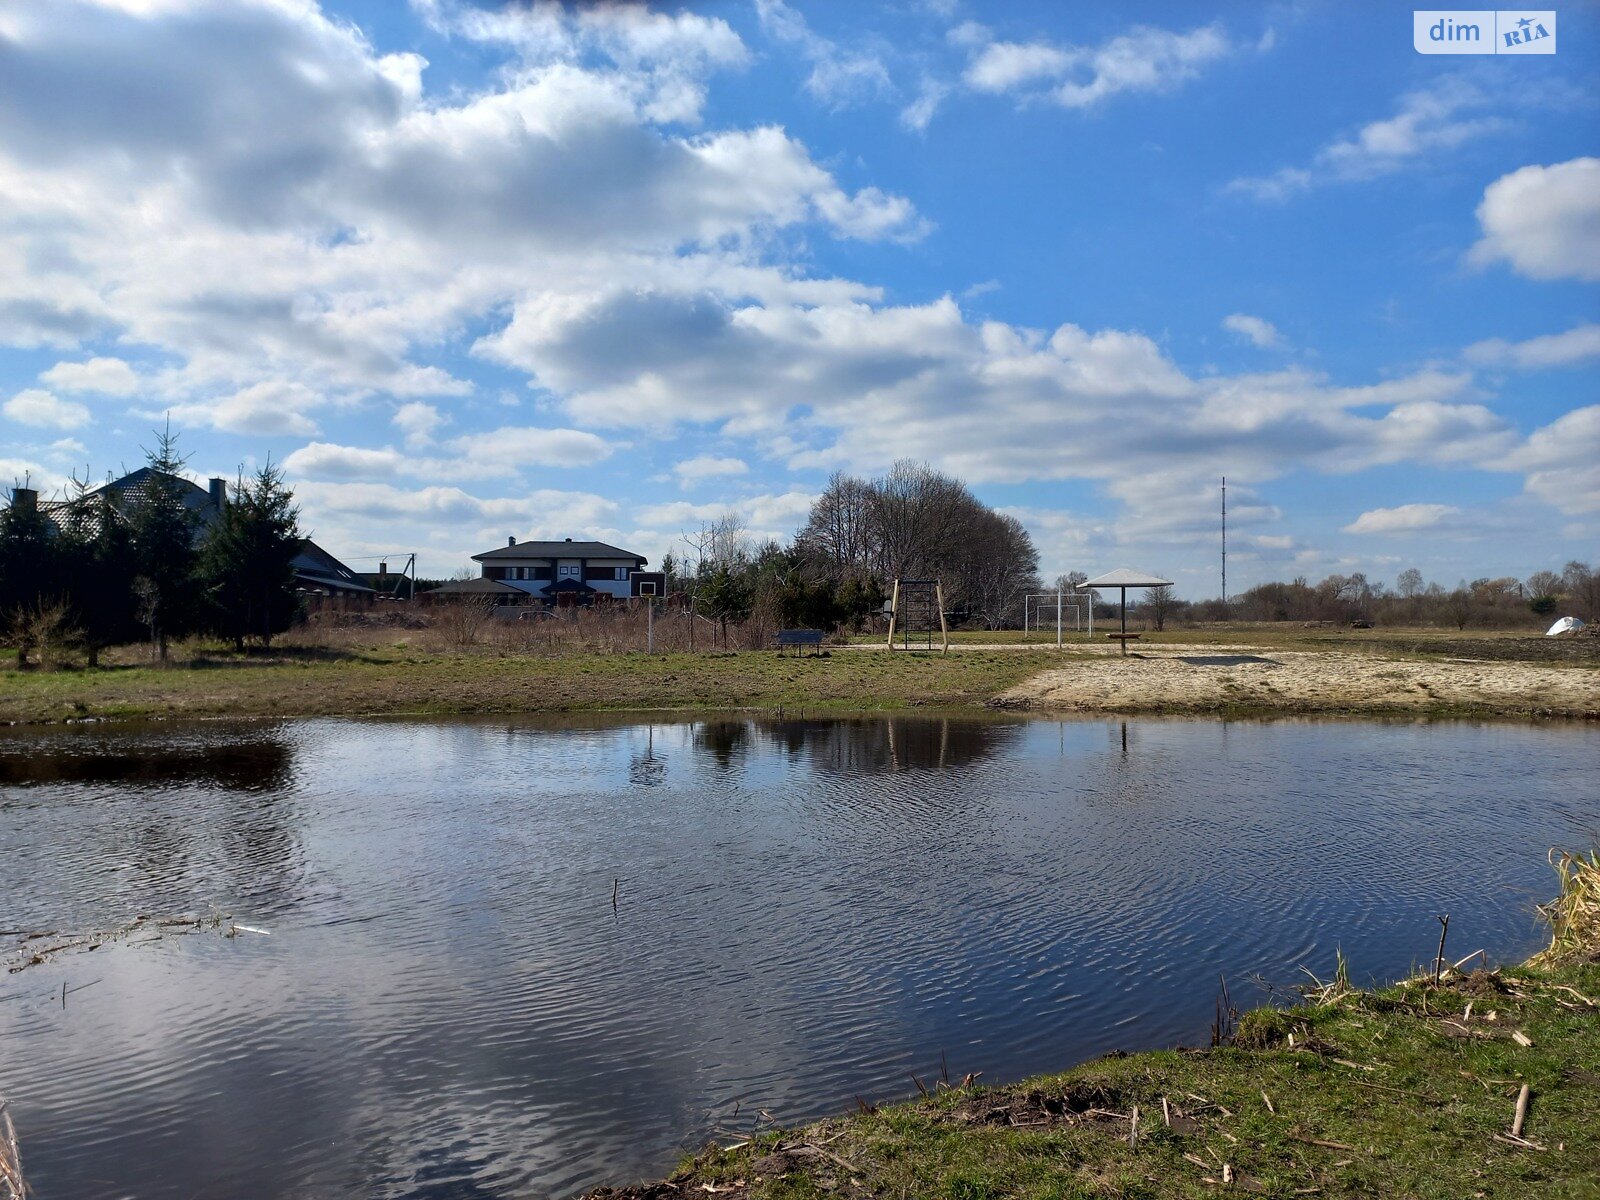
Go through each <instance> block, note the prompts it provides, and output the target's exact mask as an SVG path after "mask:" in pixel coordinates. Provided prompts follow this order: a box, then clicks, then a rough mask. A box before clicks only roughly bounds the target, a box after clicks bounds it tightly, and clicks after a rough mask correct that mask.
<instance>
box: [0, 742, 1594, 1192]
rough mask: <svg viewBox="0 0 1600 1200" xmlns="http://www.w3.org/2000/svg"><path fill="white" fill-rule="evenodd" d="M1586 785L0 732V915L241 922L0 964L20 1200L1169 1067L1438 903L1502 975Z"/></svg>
mask: <svg viewBox="0 0 1600 1200" xmlns="http://www.w3.org/2000/svg"><path fill="white" fill-rule="evenodd" d="M1597 779H1600V740H1597V738H1596V736H1595V734H1594V733H1593V732H1592V731H1590V730H1588V729H1584V728H1580V727H1570V726H1569V727H1533V726H1493V725H1467V724H1444V725H1424V724H1375V723H1315V724H1313V723H1275V724H1251V723H1219V722H1200V721H1153V720H1146V721H1128V722H1116V721H1112V722H1107V721H1103V720H1096V721H1069V722H1054V721H1050V722H1046V721H1036V720H1035V721H1027V720H999V721H975V720H953V719H952V720H945V719H939V718H894V719H863V720H826V721H781V720H780V721H762V720H734V721H723V720H719V721H711V722H706V721H695V722H657V723H654V724H646V723H641V722H640V721H639V720H638V719H637V718H631V719H600V718H595V719H561V720H555V721H551V720H507V719H498V720H456V721H429V722H419V721H341V720H309V721H293V722H286V723H281V724H271V725H260V724H255V725H228V724H205V725H185V726H163V727H153V726H145V727H118V728H97V727H65V728H55V729H51V730H48V731H38V730H33V731H29V730H9V731H0V896H3V897H4V901H3V907H0V926H3V927H4V928H5V929H7V930H15V929H51V930H92V929H105V928H109V927H113V926H116V925H118V924H120V923H122V922H125V921H129V920H131V919H132V918H133V917H135V916H137V915H139V914H152V915H157V916H160V915H166V914H176V913H180V912H186V911H202V910H204V909H206V908H207V906H215V908H217V909H218V910H220V911H222V912H225V913H229V914H231V915H232V917H233V919H234V920H236V921H238V922H241V923H245V924H249V925H252V926H256V927H260V928H262V929H266V930H270V936H260V935H253V934H242V935H240V936H238V937H234V938H226V937H223V936H221V933H220V931H217V930H211V931H202V932H200V933H195V934H191V935H188V936H167V937H161V938H144V937H139V938H132V939H127V940H125V941H123V942H119V943H115V944H106V945H104V946H102V947H101V948H100V949H98V950H94V951H92V952H79V953H71V954H63V955H60V956H58V957H56V958H54V959H52V960H50V961H47V962H45V963H43V964H41V965H38V966H34V967H30V968H28V969H27V970H25V971H21V972H18V973H14V974H9V975H0V1095H4V1096H5V1097H6V1098H7V1099H8V1100H9V1101H10V1102H11V1112H12V1113H13V1115H14V1117H15V1120H16V1123H17V1126H18V1130H19V1134H20V1137H21V1140H22V1144H23V1153H24V1163H25V1165H26V1167H27V1168H28V1172H29V1176H30V1178H31V1180H32V1182H33V1184H34V1186H35V1188H36V1190H37V1195H38V1196H39V1198H40V1200H55V1198H57V1197H75V1198H79V1197H101V1196H105V1197H112V1196H117V1197H123V1196H137V1197H178V1196H200V1195H203V1196H206V1197H209V1198H213V1200H227V1198H232V1197H238V1198H241V1200H243V1198H246V1197H248V1198H271V1197H290V1196H293V1197H307V1196H335V1195H362V1196H384V1197H440V1198H443V1197H452V1198H453V1197H461V1198H467V1197H473V1198H476V1197H513V1196H515V1197H547V1196H548V1197H561V1196H568V1195H571V1194H573V1193H575V1192H577V1191H578V1190H580V1189H582V1188H585V1187H589V1186H593V1185H597V1184H599V1183H603V1182H613V1183H616V1182H628V1181H634V1180H637V1179H639V1178H641V1177H643V1176H646V1175H649V1174H653V1173H657V1172H660V1171H662V1170H664V1169H665V1168H667V1167H669V1166H670V1165H671V1163H672V1162H673V1161H674V1160H675V1158H676V1156H677V1155H678V1154H679V1153H680V1152H681V1150H682V1149H684V1148H686V1147H691V1146H694V1145H697V1144H699V1143H700V1142H702V1141H703V1140H704V1139H705V1138H707V1137H708V1136H710V1135H711V1134H712V1133H713V1132H714V1131H716V1130H718V1129H721V1130H734V1129H743V1128H748V1127H749V1124H750V1121H751V1120H752V1119H753V1118H755V1116H756V1114H757V1112H758V1111H759V1110H765V1111H766V1112H769V1113H771V1114H773V1115H774V1116H776V1117H778V1118H780V1119H782V1120H785V1121H792V1120H797V1119H803V1118H807V1117H813V1116H818V1115H823V1114H827V1113H832V1112H838V1111H841V1110H842V1109H844V1108H845V1107H846V1106H848V1105H851V1104H853V1098H854V1097H856V1096H858V1095H859V1096H864V1097H869V1098H884V1097H895V1096H901V1095H904V1094H907V1093H909V1092H911V1091H912V1090H913V1085H912V1083H911V1079H910V1076H911V1073H913V1072H915V1073H916V1074H917V1075H919V1076H921V1077H922V1078H924V1079H925V1080H926V1079H927V1078H928V1077H930V1076H937V1075H938V1073H939V1072H940V1070H941V1059H942V1060H943V1062H944V1063H946V1064H948V1070H949V1072H950V1074H951V1075H952V1076H953V1077H954V1076H959V1075H961V1074H963V1073H965V1072H968V1071H982V1072H983V1078H984V1081H985V1082H999V1081H1003V1080H1007V1079H1012V1078H1016V1077H1019V1076H1022V1075H1025V1074H1030V1073H1035V1072H1038V1071H1042V1070H1047V1069H1056V1068H1060V1067H1064V1066H1067V1065H1069V1064H1071V1063H1073V1062H1075V1061H1078V1060H1081V1059H1083V1058H1085V1057H1089V1056H1093V1055H1096V1054H1100V1053H1104V1052H1107V1051H1110V1050H1112V1049H1116V1048H1125V1049H1136V1048H1144V1047H1153V1046H1167V1045H1173V1044H1176V1043H1180V1042H1182V1043H1188V1044H1198V1043H1203V1042H1204V1040H1205V1038H1206V1035H1207V1029H1208V1026H1209V1023H1210V1021H1211V1018H1212V1016H1213V1002H1214V999H1215V996H1216V993H1217V980H1218V976H1219V974H1222V973H1226V975H1227V977H1228V979H1229V982H1230V986H1231V988H1232V991H1233V994H1234V997H1235V999H1236V1000H1245V1001H1249V1002H1259V1001H1261V1000H1263V999H1265V998H1266V995H1267V993H1266V992H1264V991H1261V990H1259V989H1258V988H1256V987H1253V986H1252V985H1251V984H1249V983H1247V982H1246V979H1247V977H1248V976H1250V975H1251V974H1252V973H1254V974H1258V975H1259V976H1260V977H1262V979H1264V980H1265V981H1268V982H1270V983H1272V984H1275V985H1277V986H1279V987H1287V986H1292V985H1293V984H1294V983H1295V981H1296V980H1297V978H1298V979H1299V980H1301V981H1304V975H1303V974H1301V972H1300V968H1302V967H1305V968H1309V969H1311V970H1312V971H1314V972H1317V973H1318V974H1320V975H1322V976H1323V977H1327V976H1328V975H1330V974H1331V973H1332V971H1333V968H1334V956H1335V952H1336V949H1337V948H1341V947H1342V949H1343V951H1344V953H1345V954H1346V955H1347V957H1348V959H1349V961H1350V965H1351V971H1352V974H1353V975H1354V976H1355V977H1356V978H1357V979H1358V980H1368V979H1372V978H1380V979H1381V978H1393V977H1396V976H1399V975H1401V974H1404V973H1405V972H1407V971H1408V970H1409V969H1410V968H1411V967H1412V965H1413V964H1417V963H1421V962H1424V961H1427V960H1428V959H1430V958H1431V956H1432V954H1433V953H1434V950H1435V947H1436V944H1437V941H1438V933H1439V925H1438V923H1437V921H1436V920H1435V914H1437V913H1449V914H1450V917H1451V921H1450V946H1449V949H1450V951H1451V953H1452V957H1460V956H1461V955H1464V954H1466V953H1468V952H1469V951H1472V950H1475V949H1478V948H1479V947H1483V948H1486V949H1487V950H1488V951H1489V953H1490V955H1491V956H1493V957H1496V958H1502V959H1505V958H1516V957H1520V956H1522V955H1524V954H1526V953H1527V952H1528V951H1530V950H1531V949H1532V948H1534V947H1535V945H1536V944H1537V943H1538V941H1539V939H1540V936H1541V935H1540V930H1539V927H1538V924H1537V920H1536V917H1535V914H1534V909H1533V906H1534V903H1535V901H1536V900H1539V899H1543V898H1545V897H1546V896H1547V894H1548V893H1549V892H1550V890H1551V888H1552V881H1553V878H1554V876H1553V874H1552V873H1551V871H1550V868H1549V866H1548V865H1547V863H1546V862H1545V854H1546V851H1547V850H1548V849H1549V848H1550V847H1551V846H1568V847H1575V846H1583V845H1585V844H1587V843H1588V842H1589V841H1590V840H1592V839H1593V838H1594V837H1595V831H1596V830H1597V829H1600V797H1597V794H1596V780H1597ZM614 887H615V896H616V907H615V910H613V888H614ZM15 941H16V938H15V937H14V936H11V937H8V938H7V939H6V944H14V943H15ZM63 984H65V985H66V986H67V987H68V988H69V989H77V988H82V990H81V991H76V990H71V991H69V994H68V996H67V998H66V999H65V1002H64V1003H63V998H62V987H63Z"/></svg>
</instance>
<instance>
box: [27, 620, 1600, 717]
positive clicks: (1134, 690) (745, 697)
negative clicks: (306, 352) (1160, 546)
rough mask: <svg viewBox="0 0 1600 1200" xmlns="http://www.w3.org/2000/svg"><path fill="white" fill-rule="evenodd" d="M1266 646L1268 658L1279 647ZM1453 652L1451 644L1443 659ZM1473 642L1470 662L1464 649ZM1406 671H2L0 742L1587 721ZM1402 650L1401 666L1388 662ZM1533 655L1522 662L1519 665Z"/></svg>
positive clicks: (1313, 650)
mask: <svg viewBox="0 0 1600 1200" xmlns="http://www.w3.org/2000/svg"><path fill="white" fill-rule="evenodd" d="M1274 639H1276V640H1274ZM1461 644H1462V643H1461V642H1460V641H1459V639H1457V640H1453V641H1451V642H1450V643H1449V645H1450V647H1451V649H1453V650H1454V649H1458V648H1459V647H1460V645H1461ZM1472 644H1473V643H1471V642H1470V641H1469V642H1468V643H1467V645H1468V646H1469V647H1470V646H1471V645H1472ZM1479 644H1481V645H1482V646H1483V647H1485V653H1490V652H1493V653H1494V654H1496V655H1498V656H1497V657H1484V658H1464V657H1458V656H1445V655H1442V654H1438V653H1419V652H1418V651H1417V650H1416V649H1414V648H1412V647H1410V645H1409V643H1399V644H1393V645H1387V644H1386V645H1378V646H1366V647H1352V646H1347V645H1344V644H1340V645H1336V646H1331V647H1326V648H1325V647H1323V646H1321V645H1318V644H1312V643H1308V642H1307V640H1306V639H1305V638H1303V637H1302V638H1297V637H1294V636H1293V635H1289V634H1283V633H1279V632H1277V631H1265V632H1262V631H1257V633H1255V634H1250V633H1247V632H1242V633H1239V634H1233V633H1232V631H1230V637H1229V640H1228V641H1227V642H1220V641H1218V640H1217V639H1216V638H1215V634H1214V632H1213V634H1212V636H1211V637H1209V638H1206V639H1204V640H1202V639H1201V638H1198V637H1186V636H1182V635H1179V636H1173V637H1168V638H1167V639H1166V640H1154V639H1153V640H1152V641H1151V642H1149V643H1145V644H1142V645H1141V646H1140V647H1139V649H1138V650H1137V651H1136V652H1134V653H1133V654H1130V655H1128V656H1127V657H1125V658H1124V657H1122V656H1121V655H1118V654H1116V653H1115V652H1114V651H1111V650H1109V648H1107V647H1103V646H1099V645H1089V644H1078V645H1073V646H1068V647H1066V648H1065V649H1064V650H1057V649H1056V648H1055V647H1053V646H1052V647H1030V646H1018V645H1014V644H1004V643H993V642H985V641H981V640H973V641H966V642H957V643H955V644H953V645H952V649H951V653H949V654H940V653H938V652H932V653H929V652H913V653H909V654H908V653H904V652H896V653H892V654H888V653H885V651H884V649H883V647H882V645H881V644H878V645H850V646H836V647H832V648H831V649H830V652H829V654H828V655H827V656H825V657H805V658H796V657H783V658H779V657H778V656H777V655H776V654H775V653H774V652H772V651H767V650H747V651H739V652H732V653H729V652H722V653H715V652H712V653H701V654H681V653H680V654H656V655H646V654H643V653H628V654H595V655H572V656H564V657H563V656H544V655H533V654H517V653H508V652H498V653H496V652H470V651H460V652H454V653H451V652H429V651H425V650H422V649H419V648H417V647H414V646H410V645H407V644H405V643H404V642H398V643H392V644H389V645H384V646H367V647H359V648H349V649H343V650H328V649H326V648H315V647H302V648H295V647H287V648H282V649H280V650H278V651H275V652H274V653H272V654H257V655H249V656H245V657H237V656H233V655H231V654H210V655H207V654H203V653H202V654H200V655H197V656H196V658H195V659H194V660H193V661H192V662H190V663H187V664H174V665H171V666H167V667H156V666H147V665H124V666H112V667H104V668H98V669H96V670H93V671H90V670H88V669H72V670H64V671H48V672H47V671H16V670H12V669H5V670H0V725H10V726H25V725H50V724H60V723H66V722H78V721H87V720H93V721H118V722H120V721H136V720H158V719H186V718H192V719H212V718H221V717H237V718H288V717H323V716H348V717H378V716H400V715H410V716H471V715H495V716H506V715H530V714H538V713H573V714H576V713H591V712H592V713H607V712H616V713H623V712H670V713H679V714H684V715H697V714H705V713H716V712H764V713H773V712H796V711H802V712H805V713H808V714H813V715H845V714H850V713H859V714H866V713H892V712H915V711H938V712H945V713H949V714H951V715H955V714H970V715H980V714H983V713H990V714H992V713H994V712H997V711H998V712H1006V711H1011V712H1028V713H1035V714H1038V715H1045V716H1048V715H1058V714H1078V715H1097V716H1118V715H1126V716H1191V717H1197V718H1224V719H1241V720H1255V719H1267V720H1270V719H1275V718H1281V717H1312V716H1327V717H1341V718H1361V717H1385V718H1389V717H1400V718H1422V719H1432V720H1441V719H1447V720H1462V719H1465V720H1496V721H1514V722H1527V721H1552V720H1556V721H1572V722H1577V723H1588V722H1591V721H1595V720H1600V662H1597V663H1594V664H1591V663H1590V662H1589V661H1588V660H1587V659H1584V660H1579V661H1571V662H1562V663H1559V664H1554V663H1551V662H1549V661H1531V660H1530V658H1529V657H1509V658H1508V657H1505V656H1504V655H1503V654H1501V653H1500V651H1501V648H1502V647H1504V646H1505V645H1506V644H1507V643H1506V640H1505V639H1498V638H1494V637H1489V636H1485V637H1484V638H1482V639H1480V642H1479ZM1402 647H1404V648H1402ZM1535 649H1538V650H1543V649H1544V647H1542V646H1540V647H1530V648H1528V649H1526V650H1524V652H1523V653H1524V654H1525V655H1531V654H1532V653H1533V651H1534V650H1535Z"/></svg>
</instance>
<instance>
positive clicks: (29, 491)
mask: <svg viewBox="0 0 1600 1200" xmlns="http://www.w3.org/2000/svg"><path fill="white" fill-rule="evenodd" d="M11 507H12V508H14V509H16V510H17V511H18V512H32V511H33V510H34V509H36V508H38V507H39V492H38V489H36V488H25V487H19V488H12V489H11Z"/></svg>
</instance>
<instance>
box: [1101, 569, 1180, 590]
mask: <svg viewBox="0 0 1600 1200" xmlns="http://www.w3.org/2000/svg"><path fill="white" fill-rule="evenodd" d="M1078 586H1079V587H1081V588H1149V587H1170V586H1172V580H1170V579H1162V578H1161V577H1160V576H1159V575H1152V574H1150V573H1149V572H1148V571H1135V570H1133V569H1132V568H1130V567H1118V568H1117V569H1116V570H1115V571H1107V572H1106V573H1105V574H1104V575H1102V576H1100V577H1099V578H1098V579H1090V580H1088V581H1087V582H1085V583H1080V584H1079V585H1078Z"/></svg>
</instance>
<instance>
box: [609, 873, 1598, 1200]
mask: <svg viewBox="0 0 1600 1200" xmlns="http://www.w3.org/2000/svg"><path fill="white" fill-rule="evenodd" d="M1566 882H1567V890H1566V892H1565V893H1564V897H1565V900H1566V903H1567V905H1568V911H1569V914H1570V916H1571V920H1570V921H1569V922H1568V923H1567V924H1566V926H1565V927H1564V928H1563V929H1560V930H1558V934H1559V936H1558V944H1559V952H1558V953H1556V954H1552V955H1547V956H1542V957H1536V958H1535V959H1534V960H1532V961H1530V962H1529V963H1527V964H1524V965H1523V966H1522V967H1519V968H1516V969H1507V970H1500V971H1486V970H1475V971H1474V970H1466V971H1465V973H1462V972H1458V971H1446V972H1445V973H1444V975H1443V976H1442V977H1441V979H1440V980H1439V981H1438V982H1434V980H1433V979H1432V978H1431V976H1428V975H1424V976H1421V977H1419V978H1417V979H1413V980H1411V981H1408V982H1406V983H1404V984H1401V985H1399V986H1396V987H1392V988H1388V989H1385V990H1382V991H1377V992H1361V991H1354V990H1352V989H1350V988H1349V987H1347V986H1345V985H1344V984H1343V983H1342V982H1340V981H1334V982H1332V983H1329V984H1327V985H1325V986H1323V987H1321V988H1318V989H1313V990H1312V991H1311V993H1310V994H1309V995H1308V998H1307V1002H1306V1003H1304V1004H1302V1005H1300V1006H1299V1007H1296V1008H1291V1009H1259V1010H1256V1011H1255V1012H1252V1013H1248V1014H1246V1015H1245V1016H1244V1017H1243V1018H1242V1020H1241V1021H1240V1023H1239V1027H1238V1030H1237V1033H1236V1035H1235V1036H1234V1037H1233V1038H1231V1039H1229V1041H1230V1044H1227V1045H1223V1046H1219V1047H1216V1048H1212V1049H1206V1050H1200V1051H1160V1052H1154V1053H1145V1054H1137V1055H1129V1056H1112V1057H1109V1058H1105V1059H1101V1060H1099V1061H1096V1062H1092V1063H1088V1064H1086V1065H1084V1066H1081V1067H1078V1068H1076V1069H1074V1070H1071V1071H1068V1072H1065V1073H1063V1074H1059V1075H1048V1076H1041V1077H1039V1078H1035V1079H1030V1080H1027V1081H1025V1082H1023V1083H1019V1084H1015V1085H1012V1086H1009V1087H1004V1088H997V1089H987V1088H981V1087H977V1086H963V1085H962V1083H961V1082H960V1081H955V1082H954V1086H950V1084H949V1083H947V1081H943V1080H939V1081H934V1080H920V1081H915V1082H917V1084H918V1086H920V1087H923V1088H926V1089H927V1090H928V1093H929V1094H928V1096H927V1097H926V1098H925V1099H920V1100H918V1101H916V1102H912V1103H906V1104H900V1105H895V1106H886V1107H883V1108H877V1109H872V1108H870V1106H868V1107H863V1108H862V1109H861V1111H858V1112H856V1113H854V1114H852V1115H849V1116H846V1117H841V1118H838V1119H835V1120H829V1121H823V1122H821V1123H818V1124H815V1125H811V1126H807V1127H805V1128H802V1129H796V1130H772V1131H768V1132H762V1133H757V1134H755V1135H753V1136H751V1137H748V1138H741V1139H739V1143H738V1144H737V1145H736V1146H735V1147H734V1148H731V1149H721V1148H709V1149H708V1150H707V1151H706V1152H705V1153H703V1154H701V1155H699V1156H698V1157H696V1158H694V1159H693V1160H691V1161H690V1162H688V1163H686V1164H684V1166H683V1168H682V1169H681V1170H680V1171H678V1172H677V1173H676V1174H674V1175H673V1176H672V1178H671V1179H670V1180H669V1181H664V1182H661V1183H656V1184H649V1185H644V1186H640V1187H630V1188H622V1189H602V1190H601V1191H599V1192H596V1193H593V1195H594V1196H595V1197H596V1198H598V1197H611V1198H614V1200H661V1198H664V1197H668V1196H672V1197H680V1196H691V1195H693V1196H707V1195H716V1196H724V1197H729V1198H731V1200H746V1198H748V1200H806V1198H814V1197H821V1196H840V1197H885V1198H886V1197H917V1198H919V1200H1000V1198H1019V1200H1020V1198H1026V1200H1047V1198H1049V1200H1061V1198H1066V1197H1084V1198H1089V1197H1095V1198H1102V1197H1105V1198H1109V1197H1123V1198H1129V1200H1131V1198H1134V1197H1149V1198H1158V1197H1159V1198H1167V1197H1200V1196H1208V1197H1209V1196H1215V1195H1216V1194H1217V1193H1219V1192H1230V1191H1231V1192H1240V1193H1244V1194H1256V1195H1267V1196H1284V1197H1288V1196H1319V1197H1358V1196H1360V1197H1394V1196H1414V1197H1438V1198H1440V1200H1445V1198H1448V1200H1461V1198H1463V1197H1544V1196H1549V1197H1556V1196H1560V1197H1595V1196H1600V1006H1597V1001H1596V998H1600V864H1596V863H1595V862H1594V861H1593V860H1592V859H1590V860H1586V861H1585V862H1584V864H1583V866H1582V867H1581V869H1579V870H1575V871H1573V872H1571V873H1570V874H1569V876H1568V878H1567V881H1566ZM908 1086H909V1083H908ZM1524 1088H1526V1089H1527V1103H1526V1107H1525V1110H1524V1112H1523V1116H1522V1118H1521V1119H1520V1120H1519V1119H1518V1117H1517V1112H1518V1109H1519V1103H1518V1101H1519V1097H1521V1096H1522V1095H1523V1089H1524ZM1136 1114H1137V1115H1136ZM1514 1130H1515V1132H1514Z"/></svg>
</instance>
